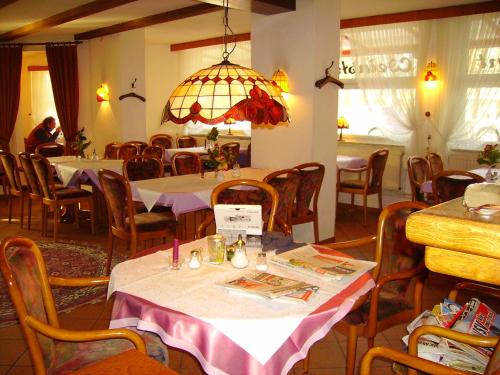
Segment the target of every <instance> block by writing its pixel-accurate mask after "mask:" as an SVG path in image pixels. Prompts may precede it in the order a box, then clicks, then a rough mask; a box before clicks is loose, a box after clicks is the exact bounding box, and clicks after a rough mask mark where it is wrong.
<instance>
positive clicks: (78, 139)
mask: <svg viewBox="0 0 500 375" xmlns="http://www.w3.org/2000/svg"><path fill="white" fill-rule="evenodd" d="M86 141H87V137H86V136H85V134H84V128H81V129H80V130H78V132H77V133H76V135H75V140H74V141H73V143H72V145H71V146H72V149H73V150H74V151H76V155H77V156H80V157H82V158H83V157H85V150H86V148H87V147H89V146H90V144H91V143H92V141H88V142H86Z"/></svg>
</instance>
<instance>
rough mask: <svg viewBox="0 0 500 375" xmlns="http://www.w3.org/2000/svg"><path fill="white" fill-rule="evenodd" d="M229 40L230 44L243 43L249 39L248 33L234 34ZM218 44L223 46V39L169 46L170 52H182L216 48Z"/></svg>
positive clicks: (216, 38) (217, 38) (202, 40)
mask: <svg viewBox="0 0 500 375" xmlns="http://www.w3.org/2000/svg"><path fill="white" fill-rule="evenodd" d="M229 39H230V40H231V43H232V42H245V41H247V40H250V39H251V34H250V33H243V34H234V35H233V36H230V37H229ZM219 44H224V37H223V36H218V37H215V38H208V39H201V40H193V41H192V42H184V43H176V44H171V45H170V51H171V52H176V51H182V50H186V49H191V48H199V47H207V46H216V45H219Z"/></svg>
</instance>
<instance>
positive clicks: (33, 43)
mask: <svg viewBox="0 0 500 375" xmlns="http://www.w3.org/2000/svg"><path fill="white" fill-rule="evenodd" d="M82 43H83V42H82V41H81V40H76V41H74V42H28V43H0V47H2V46H50V45H58V44H62V45H72V44H82Z"/></svg>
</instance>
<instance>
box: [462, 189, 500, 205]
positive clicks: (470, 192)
mask: <svg viewBox="0 0 500 375" xmlns="http://www.w3.org/2000/svg"><path fill="white" fill-rule="evenodd" d="M463 203H464V206H466V207H467V208H470V209H478V208H480V207H485V206H487V207H495V206H496V207H499V209H500V184H490V183H479V184H471V185H469V186H467V188H466V189H465V194H464V201H463Z"/></svg>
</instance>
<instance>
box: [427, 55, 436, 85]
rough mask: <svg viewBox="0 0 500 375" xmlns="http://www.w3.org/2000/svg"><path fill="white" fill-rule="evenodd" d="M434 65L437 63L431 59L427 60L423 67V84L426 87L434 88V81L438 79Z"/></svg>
mask: <svg viewBox="0 0 500 375" xmlns="http://www.w3.org/2000/svg"><path fill="white" fill-rule="evenodd" d="M436 67H437V65H436V63H435V62H433V61H431V62H429V63H428V64H427V66H426V67H425V70H426V73H425V77H424V80H425V85H426V87H428V88H434V87H436V85H437V82H436V81H437V80H438V77H437V75H436Z"/></svg>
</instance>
